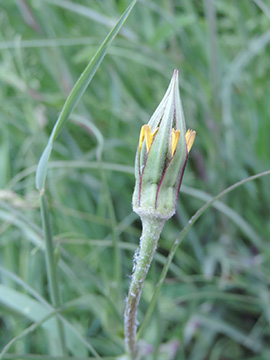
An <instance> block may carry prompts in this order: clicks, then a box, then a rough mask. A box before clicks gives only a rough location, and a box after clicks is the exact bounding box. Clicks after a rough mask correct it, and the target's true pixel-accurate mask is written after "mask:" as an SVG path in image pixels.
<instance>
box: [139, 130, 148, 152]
mask: <svg viewBox="0 0 270 360" xmlns="http://www.w3.org/2000/svg"><path fill="white" fill-rule="evenodd" d="M146 126H148V125H143V126H142V127H141V132H140V139H139V151H141V148H142V144H143V140H144V136H145V127H146Z"/></svg>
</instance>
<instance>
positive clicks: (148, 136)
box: [139, 125, 158, 152]
mask: <svg viewBox="0 0 270 360" xmlns="http://www.w3.org/2000/svg"><path fill="white" fill-rule="evenodd" d="M157 132H158V127H157V128H156V130H155V131H154V133H153V134H152V133H151V126H150V125H143V126H142V128H141V133H140V140H139V151H140V150H141V148H142V144H143V140H144V139H145V144H146V150H147V152H149V150H150V147H151V145H152V142H153V139H154V137H155V135H156V133H157Z"/></svg>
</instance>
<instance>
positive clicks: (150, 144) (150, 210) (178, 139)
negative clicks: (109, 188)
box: [133, 70, 196, 220]
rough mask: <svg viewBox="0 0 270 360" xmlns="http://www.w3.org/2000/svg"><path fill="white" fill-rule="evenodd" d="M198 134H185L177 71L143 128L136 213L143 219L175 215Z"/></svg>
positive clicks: (189, 132)
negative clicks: (187, 163)
mask: <svg viewBox="0 0 270 360" xmlns="http://www.w3.org/2000/svg"><path fill="white" fill-rule="evenodd" d="M195 134H196V132H195V131H193V130H188V131H187V132H186V124H185V119H184V113H183V109H182V104H181V99H180V92H179V84H178V71H177V70H175V71H174V74H173V77H172V79H171V82H170V85H169V87H168V90H167V91H166V93H165V95H164V97H163V99H162V100H161V102H160V104H159V106H158V107H157V109H156V111H155V112H154V114H153V116H152V117H151V119H150V121H149V123H148V124H147V125H143V126H142V128H141V134H140V139H139V145H138V150H137V154H136V163H135V177H136V185H135V189H134V193H133V209H134V211H135V212H136V213H137V214H138V215H140V216H141V217H142V218H143V217H149V216H152V217H154V218H157V219H160V220H167V219H169V218H170V217H171V216H173V215H174V213H175V210H176V204H177V199H178V194H179V189H180V185H181V181H182V177H183V174H184V170H185V166H186V162H187V158H188V154H189V151H190V149H191V147H192V145H193V142H194V139H195Z"/></svg>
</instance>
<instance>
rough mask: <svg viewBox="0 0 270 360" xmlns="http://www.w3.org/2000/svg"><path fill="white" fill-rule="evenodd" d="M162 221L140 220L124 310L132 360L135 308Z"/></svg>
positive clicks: (134, 339)
mask: <svg viewBox="0 0 270 360" xmlns="http://www.w3.org/2000/svg"><path fill="white" fill-rule="evenodd" d="M164 222H165V221H164V220H160V219H157V218H153V217H144V218H142V228H143V229H142V236H141V239H140V248H139V254H138V255H137V254H136V253H135V256H134V263H135V264H134V265H135V270H134V273H133V275H132V280H131V284H130V288H129V293H128V298H127V305H126V310H125V341H126V347H127V350H128V351H129V353H130V357H131V359H132V360H136V359H137V356H138V348H137V345H136V332H137V320H136V315H137V308H138V304H139V301H140V297H141V292H142V287H143V283H144V280H145V278H146V275H147V273H148V270H149V267H150V264H151V261H152V259H153V256H154V253H155V250H156V248H157V243H158V240H159V237H160V233H161V231H162V228H163V226H164Z"/></svg>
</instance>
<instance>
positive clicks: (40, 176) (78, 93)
mask: <svg viewBox="0 0 270 360" xmlns="http://www.w3.org/2000/svg"><path fill="white" fill-rule="evenodd" d="M136 2H137V0H133V1H132V3H131V4H130V5H129V7H128V8H127V9H126V10H125V12H124V13H123V14H122V16H121V17H120V19H119V20H118V22H117V23H116V24H115V26H114V27H113V28H112V30H111V31H110V32H109V34H108V36H107V37H106V39H105V40H104V41H103V43H102V44H101V45H100V47H99V49H98V50H97V52H96V53H95V55H94V56H93V58H92V59H91V61H90V62H89V64H88V65H87V66H86V68H85V69H84V71H83V73H82V74H81V76H80V77H79V79H78V80H77V82H76V84H75V85H74V87H73V89H72V90H71V92H70V94H69V96H68V97H67V99H66V102H65V104H64V106H63V108H62V111H61V113H60V115H59V117H58V119H57V121H56V123H55V125H54V128H53V130H52V133H51V136H50V139H49V141H48V144H47V146H46V148H45V150H44V151H43V154H42V155H41V158H40V160H39V163H38V167H37V173H36V188H37V189H38V190H39V191H41V190H42V189H43V188H44V184H45V180H46V175H47V168H48V162H49V159H50V155H51V152H52V148H53V143H54V140H55V139H56V138H57V136H58V135H59V133H60V131H61V129H62V128H63V126H64V125H65V123H66V122H67V120H68V118H69V115H70V114H71V112H72V111H73V109H74V108H75V106H76V105H77V104H78V102H79V100H80V99H81V97H82V95H83V93H84V92H85V90H86V88H87V87H88V85H89V83H90V82H91V80H92V78H93V76H94V75H95V73H96V71H97V69H98V68H99V65H100V64H101V62H102V60H103V58H104V56H105V55H106V53H107V51H108V48H109V46H110V44H111V43H112V41H113V40H114V38H115V37H116V35H117V34H118V32H119V31H120V29H121V28H122V26H123V25H124V23H125V21H126V20H127V18H128V16H129V14H130V13H131V11H132V9H133V7H134V5H135V4H136Z"/></svg>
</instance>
